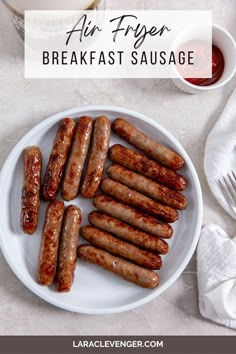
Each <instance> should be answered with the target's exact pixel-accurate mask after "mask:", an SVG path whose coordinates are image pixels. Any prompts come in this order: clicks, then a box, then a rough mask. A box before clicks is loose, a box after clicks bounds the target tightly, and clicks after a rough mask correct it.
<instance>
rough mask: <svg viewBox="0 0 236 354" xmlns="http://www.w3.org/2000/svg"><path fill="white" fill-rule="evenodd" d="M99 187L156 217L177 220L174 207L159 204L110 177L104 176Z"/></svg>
mask: <svg viewBox="0 0 236 354" xmlns="http://www.w3.org/2000/svg"><path fill="white" fill-rule="evenodd" d="M101 189H102V191H103V192H104V193H105V194H109V195H111V196H112V197H114V198H116V199H118V200H119V201H120V202H123V203H125V204H128V205H132V206H133V207H135V208H138V209H141V210H143V211H145V212H146V213H148V214H151V215H153V216H156V217H160V218H161V219H162V220H164V221H166V222H170V223H172V222H174V221H176V220H178V217H179V216H178V212H177V210H176V209H173V208H171V207H169V206H168V205H164V204H161V203H159V202H156V201H155V200H153V199H151V198H148V197H146V196H145V195H143V194H141V193H139V192H136V191H135V190H133V189H131V188H129V187H127V186H125V185H124V184H121V183H119V182H116V181H113V180H112V179H110V178H104V179H103V181H102V183H101Z"/></svg>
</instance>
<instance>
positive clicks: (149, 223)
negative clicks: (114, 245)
mask: <svg viewBox="0 0 236 354" xmlns="http://www.w3.org/2000/svg"><path fill="white" fill-rule="evenodd" d="M93 205H94V206H95V207H96V208H97V209H99V210H100V211H102V212H104V213H106V214H108V215H111V216H114V217H115V218H117V219H119V220H121V221H124V222H126V223H127V224H130V225H132V226H135V227H137V228H138V229H141V230H143V231H145V232H149V233H151V234H152V235H154V236H157V237H162V238H171V236H172V235H173V229H172V227H171V226H170V225H168V224H164V223H162V222H161V221H159V220H157V219H155V218H153V217H152V216H150V215H147V214H145V213H143V212H141V211H139V210H137V209H134V208H132V207H130V206H128V205H125V204H123V203H119V202H117V201H116V200H114V199H113V198H110V197H108V196H106V195H97V196H96V197H95V198H94V200H93Z"/></svg>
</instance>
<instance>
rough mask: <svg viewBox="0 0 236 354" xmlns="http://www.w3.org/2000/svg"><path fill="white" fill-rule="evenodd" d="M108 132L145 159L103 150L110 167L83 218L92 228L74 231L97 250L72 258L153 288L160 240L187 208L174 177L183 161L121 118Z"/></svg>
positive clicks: (162, 248) (181, 183) (180, 180)
mask: <svg viewBox="0 0 236 354" xmlns="http://www.w3.org/2000/svg"><path fill="white" fill-rule="evenodd" d="M112 131H113V132H114V133H115V134H116V135H118V136H119V137H120V138H122V139H124V140H125V141H126V142H127V143H129V144H131V145H133V146H134V147H135V148H136V149H138V150H141V151H142V152H143V153H145V155H144V154H140V153H139V152H137V151H134V150H131V149H129V148H127V147H124V146H122V145H113V146H112V147H111V148H110V149H109V153H108V155H109V158H110V160H111V161H112V162H113V164H112V165H111V166H110V167H109V168H108V169H107V171H106V172H107V175H108V177H106V178H104V179H103V180H102V182H101V185H100V189H101V190H102V191H103V193H104V194H100V195H96V197H95V198H94V200H93V205H94V206H95V207H96V208H97V209H98V210H99V211H93V212H91V213H90V214H89V217H88V219H89V222H90V224H91V225H92V226H91V225H89V226H85V227H82V228H81V230H80V234H81V236H82V237H83V238H84V239H86V240H87V241H89V242H90V243H92V244H93V245H95V247H98V248H95V247H93V246H88V245H82V246H80V247H79V249H78V255H79V257H80V258H82V259H84V260H86V261H89V262H92V263H95V264H97V265H100V266H102V267H104V268H105V269H107V270H110V271H112V272H114V273H116V274H118V275H120V276H122V277H123V278H125V279H126V280H128V281H131V282H133V283H135V284H137V285H139V286H142V287H145V288H155V287H156V286H157V285H158V282H159V279H158V275H157V274H156V273H155V272H153V270H159V269H160V268H161V266H162V259H161V256H160V255H162V254H163V255H164V254H166V253H167V252H168V250H169V246H168V244H167V242H166V241H165V240H164V239H169V238H171V237H172V235H173V229H172V227H171V226H170V225H169V223H173V222H175V221H176V220H177V219H178V211H177V210H183V209H185V208H186V206H187V201H186V198H185V197H184V195H183V194H181V193H180V191H183V190H184V189H185V188H186V184H187V181H186V179H185V178H184V177H183V176H181V175H179V174H178V173H176V171H177V170H179V169H181V168H182V167H183V166H184V160H183V159H182V157H180V156H179V155H177V154H176V153H174V152H173V151H171V150H170V149H168V148H166V147H165V146H163V145H162V144H159V143H157V142H156V141H154V140H153V139H151V138H150V137H148V136H146V135H145V134H144V133H142V132H141V131H139V130H138V129H136V128H135V127H134V126H132V125H131V124H129V123H128V122H126V121H125V120H124V119H121V118H118V119H116V120H115V121H114V122H113V123H112ZM150 157H151V158H150ZM104 250H105V252H104ZM120 257H121V258H120ZM127 260H128V261H127Z"/></svg>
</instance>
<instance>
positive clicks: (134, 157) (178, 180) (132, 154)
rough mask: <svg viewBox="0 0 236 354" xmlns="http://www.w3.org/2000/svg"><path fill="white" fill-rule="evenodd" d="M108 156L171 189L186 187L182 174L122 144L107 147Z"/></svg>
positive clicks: (178, 189)
mask: <svg viewBox="0 0 236 354" xmlns="http://www.w3.org/2000/svg"><path fill="white" fill-rule="evenodd" d="M109 158H110V160H111V161H113V162H115V163H117V164H119V165H122V166H124V167H127V168H129V169H130V170H133V171H136V172H138V173H140V174H142V175H144V176H146V177H149V178H151V179H152V180H154V181H156V182H159V183H161V184H164V185H165V186H167V187H169V188H171V189H174V190H177V191H183V190H184V189H185V188H186V184H187V181H186V179H185V178H184V177H183V176H181V175H179V174H177V173H176V172H174V171H171V170H169V169H167V168H165V167H163V166H161V165H159V164H158V163H157V162H155V161H153V160H151V159H149V158H148V157H146V156H144V155H141V154H140V153H138V152H136V151H133V150H131V149H128V148H126V147H124V146H122V145H119V144H116V145H113V146H112V147H111V148H110V149H109Z"/></svg>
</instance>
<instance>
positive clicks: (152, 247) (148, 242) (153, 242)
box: [88, 211, 169, 254]
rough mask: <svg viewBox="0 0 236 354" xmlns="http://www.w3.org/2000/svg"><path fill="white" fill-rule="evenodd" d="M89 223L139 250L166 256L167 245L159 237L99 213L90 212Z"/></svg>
mask: <svg viewBox="0 0 236 354" xmlns="http://www.w3.org/2000/svg"><path fill="white" fill-rule="evenodd" d="M88 219H89V222H90V223H91V224H92V225H94V226H96V227H98V228H99V229H102V230H104V231H107V232H109V233H111V234H113V235H116V236H118V237H119V238H121V239H123V240H125V241H128V242H131V243H133V244H135V245H137V246H139V247H141V248H145V249H147V250H148V251H152V252H155V253H160V254H166V253H167V252H168V250H169V245H168V243H167V242H165V241H164V240H162V239H160V238H159V237H156V236H153V235H151V234H147V233H146V232H143V231H141V230H139V229H136V228H134V227H133V226H130V225H128V224H125V223H123V222H122V221H120V220H118V219H116V218H113V217H112V216H109V215H106V214H104V213H101V212H99V211H92V212H91V213H90V214H89V216H88Z"/></svg>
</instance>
